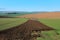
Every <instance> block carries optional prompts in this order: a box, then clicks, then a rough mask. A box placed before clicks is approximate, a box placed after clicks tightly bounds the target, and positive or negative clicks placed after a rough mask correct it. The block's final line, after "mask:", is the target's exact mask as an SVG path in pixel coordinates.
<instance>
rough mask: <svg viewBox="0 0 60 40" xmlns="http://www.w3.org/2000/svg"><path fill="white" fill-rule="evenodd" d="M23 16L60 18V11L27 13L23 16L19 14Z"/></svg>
mask: <svg viewBox="0 0 60 40" xmlns="http://www.w3.org/2000/svg"><path fill="white" fill-rule="evenodd" d="M18 17H22V18H37V19H40V18H48V19H49V18H58V19H60V12H47V13H36V14H26V15H23V16H18Z"/></svg>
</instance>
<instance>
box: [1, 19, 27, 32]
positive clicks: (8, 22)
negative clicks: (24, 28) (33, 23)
mask: <svg viewBox="0 0 60 40" xmlns="http://www.w3.org/2000/svg"><path fill="white" fill-rule="evenodd" d="M27 20H28V19H24V18H0V31H1V30H5V29H8V28H11V27H14V26H18V25H20V24H22V23H24V22H26V21H27Z"/></svg>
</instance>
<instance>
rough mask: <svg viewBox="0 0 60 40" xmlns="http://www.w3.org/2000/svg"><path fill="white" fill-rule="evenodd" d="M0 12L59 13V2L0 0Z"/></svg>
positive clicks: (52, 0) (56, 0) (45, 0)
mask: <svg viewBox="0 0 60 40" xmlns="http://www.w3.org/2000/svg"><path fill="white" fill-rule="evenodd" d="M0 11H60V0H0Z"/></svg>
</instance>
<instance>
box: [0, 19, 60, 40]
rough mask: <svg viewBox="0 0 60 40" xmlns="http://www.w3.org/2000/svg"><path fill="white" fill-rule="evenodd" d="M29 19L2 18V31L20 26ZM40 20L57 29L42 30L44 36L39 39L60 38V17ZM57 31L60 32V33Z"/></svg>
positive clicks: (0, 28) (0, 25) (0, 23)
mask: <svg viewBox="0 0 60 40" xmlns="http://www.w3.org/2000/svg"><path fill="white" fill-rule="evenodd" d="M27 20H28V19H25V18H0V31H1V30H5V29H8V28H11V27H14V26H18V25H20V24H22V23H24V22H26V21H27ZM38 21H40V22H42V23H43V24H45V25H48V26H50V27H52V28H55V29H56V30H52V31H42V35H43V36H44V38H42V37H40V38H38V40H60V19H39V20H38ZM56 33H59V35H57V34H56Z"/></svg>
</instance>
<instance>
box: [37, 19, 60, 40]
mask: <svg viewBox="0 0 60 40" xmlns="http://www.w3.org/2000/svg"><path fill="white" fill-rule="evenodd" d="M39 21H40V22H42V23H44V24H45V25H48V26H50V27H53V28H55V29H56V30H54V31H45V32H42V34H44V35H45V37H46V38H44V39H43V38H38V40H40V39H41V40H60V19H39ZM56 32H57V33H59V35H57V34H56Z"/></svg>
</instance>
